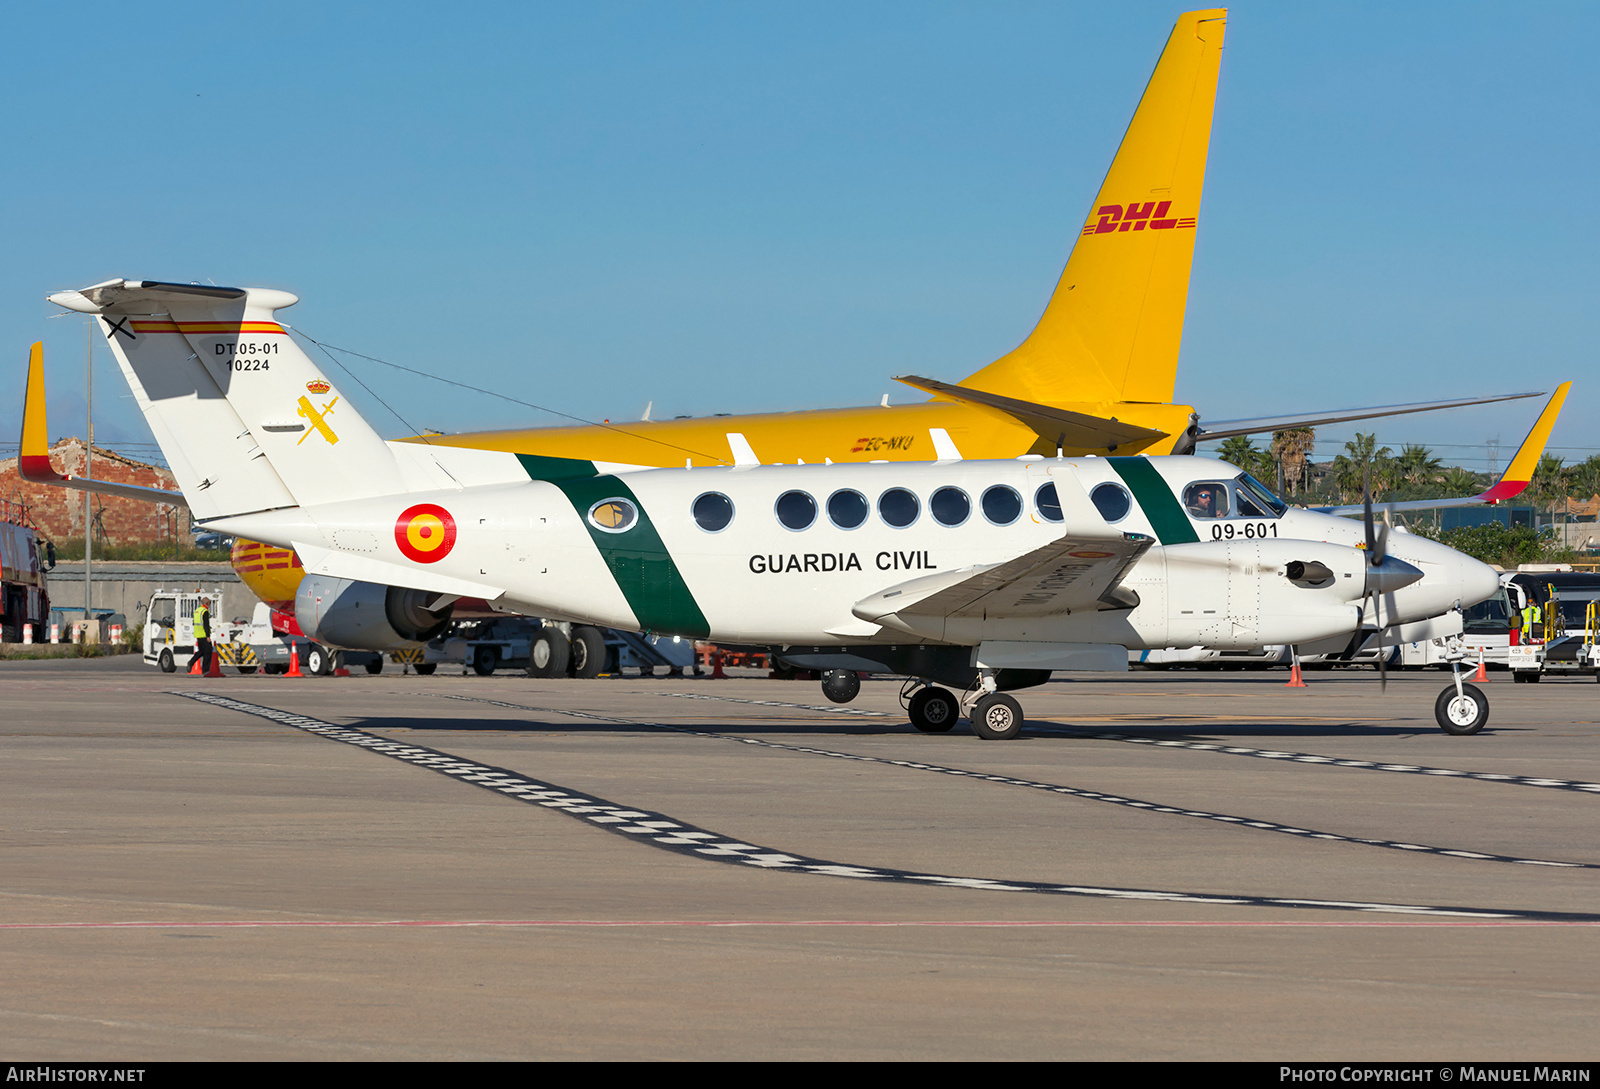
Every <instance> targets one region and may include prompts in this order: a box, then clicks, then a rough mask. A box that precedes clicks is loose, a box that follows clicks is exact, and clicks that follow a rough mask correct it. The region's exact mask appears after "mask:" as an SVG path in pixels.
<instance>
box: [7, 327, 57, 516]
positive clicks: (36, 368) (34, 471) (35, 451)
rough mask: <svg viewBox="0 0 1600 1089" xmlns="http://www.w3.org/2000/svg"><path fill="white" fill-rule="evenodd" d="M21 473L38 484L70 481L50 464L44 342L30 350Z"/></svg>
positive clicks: (23, 423)
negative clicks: (46, 414) (46, 419)
mask: <svg viewBox="0 0 1600 1089" xmlns="http://www.w3.org/2000/svg"><path fill="white" fill-rule="evenodd" d="M17 471H18V472H19V473H21V474H22V479H24V480H31V481H33V482H34V483H35V484H65V483H67V478H66V477H64V476H62V475H61V474H60V473H58V472H56V471H55V469H54V467H52V466H51V464H50V432H49V431H48V430H47V429H46V426H45V414H44V341H42V340H41V341H35V342H34V345H33V347H32V348H31V349H29V351H28V392H27V393H26V394H25V395H24V397H23V403H22V443H21V449H20V450H19V451H18V455H17Z"/></svg>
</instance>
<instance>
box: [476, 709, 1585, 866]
mask: <svg viewBox="0 0 1600 1089" xmlns="http://www.w3.org/2000/svg"><path fill="white" fill-rule="evenodd" d="M662 695H665V696H673V697H675V698H677V699H686V700H721V701H724V702H727V703H755V704H761V705H762V706H766V707H788V708H792V709H794V710H797V711H840V710H845V709H843V708H838V707H821V706H816V705H812V704H806V703H780V702H778V701H777V700H745V699H739V698H738V697H736V696H705V695H700V694H698V693H690V692H663V693H662ZM463 698H464V697H463ZM856 713H857V714H862V715H871V716H874V717H877V718H894V717H895V716H893V715H890V714H886V713H885V712H883V711H858V712H856ZM1086 717H1100V718H1107V719H1126V718H1128V717H1130V716H1126V715H1117V716H1086ZM1139 717H1140V718H1141V719H1142V718H1144V717H1145V716H1139ZM1149 717H1152V718H1182V719H1184V720H1186V721H1195V722H1197V723H1198V722H1202V721H1204V722H1221V721H1223V719H1222V718H1220V717H1219V716H1215V715H1185V716H1174V715H1165V716H1160V715H1156V716H1149ZM1238 717H1254V718H1257V719H1261V720H1263V721H1268V720H1270V721H1274V722H1276V721H1280V720H1283V719H1284V718H1285V716H1261V715H1256V716H1238ZM1288 720H1289V721H1294V722H1344V721H1348V720H1346V719H1322V718H1319V719H1312V718H1307V717H1305V716H1303V715H1300V716H1292V717H1289V719H1288ZM1044 721H1051V720H1047V719H1033V720H1032V723H1033V724H1034V725H1033V727H1032V728H1033V729H1035V730H1036V731H1038V730H1039V727H1038V726H1037V723H1039V722H1044ZM1051 726H1053V727H1054V731H1051V730H1048V729H1046V730H1043V731H1041V732H1056V733H1059V734H1061V735H1062V736H1065V737H1081V738H1085V739H1086V740H1090V741H1120V742H1124V743H1126V744H1130V745H1153V746H1155V747H1157V748H1162V749H1193V750H1198V751H1203V752H1219V753H1222V754H1223V755H1225V756H1253V757H1257V758H1259V759H1262V760H1283V761H1286V762H1288V763H1296V764H1324V765H1327V766H1328V767H1335V768H1357V769H1360V770H1364V771H1391V772H1398V773H1401V774H1406V775H1433V776H1441V777H1445V778H1451V779H1474V780H1477V781H1479V782H1490V783H1510V784H1512V785H1513V786H1532V787H1543V788H1545V789H1547V790H1570V791H1576V792H1577V793H1580V794H1600V783H1586V782H1582V781H1581V780H1576V779H1552V778H1548V777H1546V776H1542V775H1502V774H1499V773H1496V772H1489V771H1459V770H1457V769H1454V768H1435V767H1428V766H1427V765H1414V764H1386V763H1383V762H1381V761H1377V760H1349V759H1344V758H1342V757H1337V756H1318V755H1316V754H1315V753H1304V752H1284V751H1281V750H1277V749H1253V748H1249V747H1248V746H1242V745H1222V744H1217V743H1211V742H1203V741H1173V740H1170V739H1166V738H1159V737H1134V736H1131V735H1128V734H1113V733H1102V732H1099V731H1091V730H1079V729H1075V728H1073V727H1072V726H1071V725H1070V724H1066V723H1058V722H1053V721H1051ZM1363 842H1365V841H1363ZM1571 865H1578V864H1577V863H1571Z"/></svg>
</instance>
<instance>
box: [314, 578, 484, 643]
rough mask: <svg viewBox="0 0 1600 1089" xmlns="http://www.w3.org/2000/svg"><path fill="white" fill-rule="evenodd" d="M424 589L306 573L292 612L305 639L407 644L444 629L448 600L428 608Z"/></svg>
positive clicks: (427, 593) (430, 596)
mask: <svg viewBox="0 0 1600 1089" xmlns="http://www.w3.org/2000/svg"><path fill="white" fill-rule="evenodd" d="M438 596H439V595H438V594H436V593H432V592H430V591H427V590H409V589H405V588H404V587H400V586H380V585H378V584H377V583H374V582H353V581H351V580H350V579H336V578H329V577H328V576H327V575H307V576H306V577H305V578H303V579H301V580H300V588H299V589H298V590H297V591H296V592H295V596H294V617H295V620H296V621H297V622H298V623H299V625H300V630H301V631H303V632H305V634H306V637H307V638H308V639H315V640H316V641H317V642H319V643H322V644H325V645H327V646H332V647H343V648H344V649H345V650H411V649H413V648H415V647H419V646H421V645H422V644H424V643H426V642H428V641H429V640H430V639H434V638H437V637H438V636H439V635H441V634H443V632H444V629H445V627H446V626H447V625H448V624H449V623H450V613H451V609H452V606H451V605H446V606H445V607H444V608H443V609H441V610H440V611H438V612H430V611H429V610H428V609H427V608H426V607H425V606H426V604H427V602H429V601H431V600H432V599H433V598H436V597H438Z"/></svg>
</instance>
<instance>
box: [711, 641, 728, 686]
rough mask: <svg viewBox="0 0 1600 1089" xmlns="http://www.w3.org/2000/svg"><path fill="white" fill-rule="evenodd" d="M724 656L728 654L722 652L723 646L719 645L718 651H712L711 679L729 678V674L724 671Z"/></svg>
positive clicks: (721, 679)
mask: <svg viewBox="0 0 1600 1089" xmlns="http://www.w3.org/2000/svg"><path fill="white" fill-rule="evenodd" d="M724 657H726V656H725V655H724V654H723V653H722V648H721V647H718V648H717V649H716V651H714V652H713V653H712V655H711V680H713V681H725V680H727V679H728V675H727V674H726V673H724V672H723V671H722V659H723V658H724Z"/></svg>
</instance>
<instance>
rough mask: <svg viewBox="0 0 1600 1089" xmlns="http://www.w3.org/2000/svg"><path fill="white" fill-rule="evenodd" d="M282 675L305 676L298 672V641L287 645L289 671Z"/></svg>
mask: <svg viewBox="0 0 1600 1089" xmlns="http://www.w3.org/2000/svg"><path fill="white" fill-rule="evenodd" d="M284 676H285V677H304V676H305V674H304V673H302V672H300V644H299V643H295V644H293V645H291V646H290V647H289V672H287V673H285V674H284Z"/></svg>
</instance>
